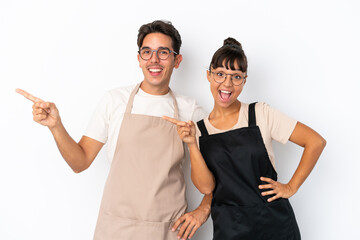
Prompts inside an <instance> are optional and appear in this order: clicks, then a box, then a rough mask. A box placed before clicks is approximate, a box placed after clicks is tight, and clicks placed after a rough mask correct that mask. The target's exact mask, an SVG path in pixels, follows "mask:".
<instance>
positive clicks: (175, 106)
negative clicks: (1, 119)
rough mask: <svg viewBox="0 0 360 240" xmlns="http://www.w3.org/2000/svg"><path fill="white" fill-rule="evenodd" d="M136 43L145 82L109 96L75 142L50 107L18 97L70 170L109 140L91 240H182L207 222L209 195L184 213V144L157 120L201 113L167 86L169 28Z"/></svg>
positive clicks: (175, 60)
mask: <svg viewBox="0 0 360 240" xmlns="http://www.w3.org/2000/svg"><path fill="white" fill-rule="evenodd" d="M137 43H138V47H139V52H138V53H139V54H138V61H139V65H140V68H141V69H142V71H143V74H144V80H143V81H142V82H141V84H138V85H136V86H130V87H123V88H118V89H114V90H111V91H109V92H108V93H107V94H106V95H105V96H104V98H103V99H102V101H101V102H100V104H99V106H98V108H97V109H96V111H95V114H94V116H93V118H92V120H91V121H90V123H89V126H88V128H87V130H86V132H85V134H84V136H83V137H82V138H81V140H80V141H79V142H78V143H76V142H75V141H74V140H73V139H72V138H71V137H70V135H69V134H68V133H67V132H66V130H65V128H64V126H63V125H62V122H61V119H60V116H59V112H58V110H57V108H56V106H55V104H54V103H50V102H45V101H43V100H41V99H39V98H36V97H34V96H32V95H30V94H29V93H27V92H25V91H23V90H20V89H18V90H17V92H18V93H20V94H22V95H23V96H25V97H26V98H28V99H29V100H31V101H33V102H34V105H33V116H34V121H36V122H38V123H40V124H42V125H44V126H47V127H48V128H49V129H50V131H51V133H52V134H53V136H54V138H55V141H56V144H57V146H58V148H59V150H60V152H61V154H62V156H63V158H64V159H65V160H66V162H67V163H68V164H69V166H70V167H71V168H72V169H73V171H74V172H76V173H79V172H81V171H83V170H85V169H87V168H88V167H89V166H90V165H91V163H92V162H93V160H94V159H95V157H96V155H97V154H98V152H99V151H100V149H101V148H102V147H103V145H104V144H105V143H106V142H107V143H108V145H109V159H112V163H111V168H110V172H109V176H108V179H107V182H106V184H105V188H104V195H103V199H102V203H101V207H100V211H99V217H98V221H97V225H96V230H95V235H94V239H106V240H107V239H131V240H132V239H135V240H137V239H145V238H146V239H156V240H161V239H163V240H169V239H170V240H171V239H178V237H179V238H180V237H181V238H182V239H187V238H188V237H192V236H193V235H194V233H195V232H196V230H197V229H198V228H199V227H200V226H201V225H202V224H203V223H204V222H205V221H206V219H207V218H208V216H209V213H210V201H211V200H210V199H211V197H210V196H205V197H204V199H203V201H202V203H201V204H200V206H199V207H198V208H197V209H196V210H194V211H192V212H189V213H186V214H185V210H186V207H187V204H186V199H185V183H184V175H183V172H182V163H183V157H184V149H183V144H182V142H181V140H180V139H179V137H178V135H177V131H176V126H173V124H171V123H169V122H167V121H166V120H164V119H162V118H161V117H162V116H164V115H167V116H174V118H177V119H182V120H189V119H191V120H193V121H198V120H200V119H202V118H203V117H204V116H205V113H204V111H203V110H202V108H200V107H199V106H197V105H196V104H195V101H194V100H192V99H190V98H188V97H185V96H180V95H174V93H173V92H172V91H171V90H170V89H169V83H170V78H171V74H172V71H173V69H174V68H178V67H179V65H180V63H181V61H182V56H181V54H179V52H180V46H181V38H180V35H179V33H178V31H177V30H176V29H175V28H174V26H173V25H172V24H171V23H167V22H163V21H154V22H152V23H149V24H145V25H143V26H141V27H140V29H139V34H138V42H137ZM181 224H182V225H181ZM180 225H181V227H180V229H179V231H178V232H176V231H175V230H176V229H178V227H179V226H180Z"/></svg>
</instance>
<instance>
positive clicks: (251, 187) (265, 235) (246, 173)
mask: <svg viewBox="0 0 360 240" xmlns="http://www.w3.org/2000/svg"><path fill="white" fill-rule="evenodd" d="M197 125H198V127H199V129H200V131H201V137H200V138H199V145H200V151H201V153H202V155H203V157H204V159H205V161H206V164H207V165H208V167H209V169H210V171H212V173H213V174H214V177H215V180H216V187H215V189H214V192H213V200H212V207H211V217H212V220H213V224H214V239H215V240H248V239H249V240H270V239H271V240H299V239H300V232H299V229H298V226H297V223H296V219H295V215H294V212H293V210H292V208H291V205H290V203H289V201H288V199H283V198H282V199H277V200H275V201H273V202H271V203H269V202H267V199H268V198H270V197H271V196H262V195H261V190H260V189H259V188H258V185H260V184H265V183H266V182H262V181H261V180H260V177H261V176H263V177H268V178H271V179H273V180H275V181H276V180H277V173H276V171H275V170H274V168H273V166H272V164H271V162H270V159H269V156H268V154H267V151H266V148H265V145H264V142H263V139H262V137H261V132H260V129H259V127H258V126H256V119H255V103H252V104H250V105H249V126H248V127H244V128H239V129H235V130H230V131H227V132H224V133H219V134H213V135H209V134H208V132H207V129H206V127H205V124H204V120H201V121H199V122H198V123H197ZM263 191H266V189H265V190H263Z"/></svg>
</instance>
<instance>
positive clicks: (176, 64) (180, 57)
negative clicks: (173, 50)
mask: <svg viewBox="0 0 360 240" xmlns="http://www.w3.org/2000/svg"><path fill="white" fill-rule="evenodd" d="M181 61H182V55H181V54H178V55H176V58H175V65H174V68H176V69H177V68H178V67H179V66H180V63H181Z"/></svg>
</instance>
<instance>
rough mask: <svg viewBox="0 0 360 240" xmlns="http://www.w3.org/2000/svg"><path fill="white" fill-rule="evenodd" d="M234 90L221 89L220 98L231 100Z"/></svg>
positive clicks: (225, 100)
mask: <svg viewBox="0 0 360 240" xmlns="http://www.w3.org/2000/svg"><path fill="white" fill-rule="evenodd" d="M231 94H232V92H230V91H226V90H219V96H220V99H221V100H222V101H224V102H227V101H229V99H230V96H231Z"/></svg>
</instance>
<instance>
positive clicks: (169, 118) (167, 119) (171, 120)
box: [163, 116, 180, 124]
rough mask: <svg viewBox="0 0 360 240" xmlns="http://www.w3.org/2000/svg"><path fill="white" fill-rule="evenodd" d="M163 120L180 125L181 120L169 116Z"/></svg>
mask: <svg viewBox="0 0 360 240" xmlns="http://www.w3.org/2000/svg"><path fill="white" fill-rule="evenodd" d="M163 119H165V120H166V121H168V122H171V123H174V124H178V123H179V122H180V121H179V120H177V119H175V118H171V117H168V116H163Z"/></svg>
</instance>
